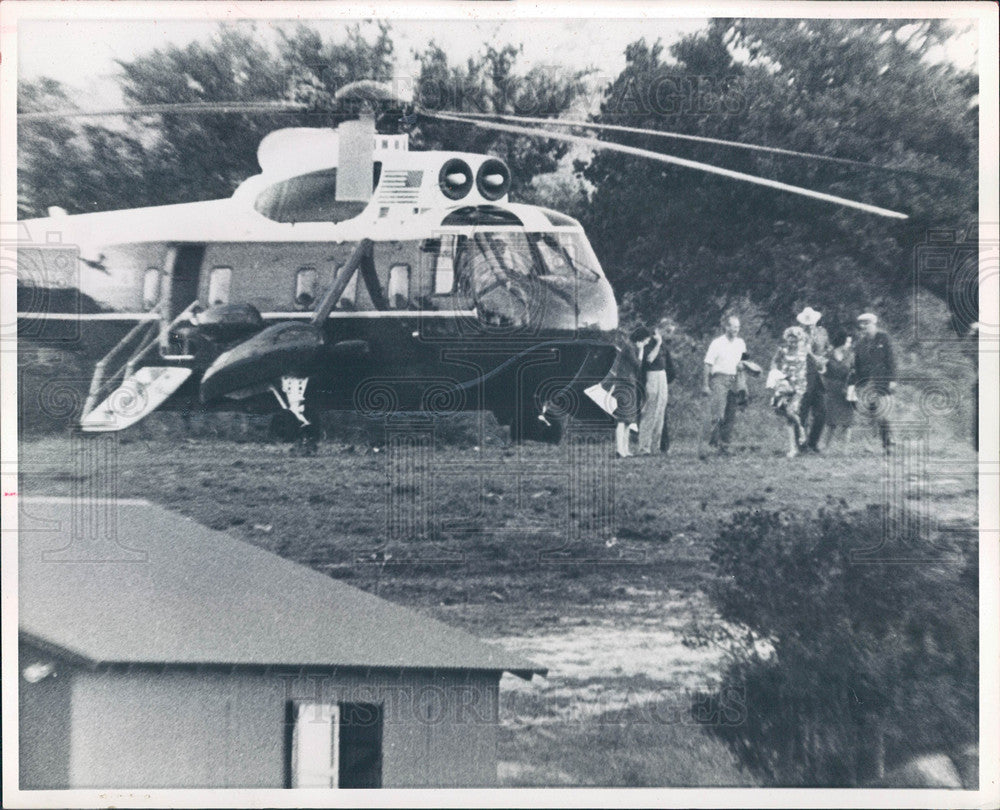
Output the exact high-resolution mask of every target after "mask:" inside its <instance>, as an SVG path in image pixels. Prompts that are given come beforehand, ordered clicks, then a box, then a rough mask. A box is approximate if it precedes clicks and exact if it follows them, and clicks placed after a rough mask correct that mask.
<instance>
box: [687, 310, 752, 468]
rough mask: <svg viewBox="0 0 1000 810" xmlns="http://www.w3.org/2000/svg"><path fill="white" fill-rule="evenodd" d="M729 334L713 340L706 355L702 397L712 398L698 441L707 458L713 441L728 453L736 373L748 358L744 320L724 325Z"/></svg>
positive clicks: (730, 320) (732, 319)
mask: <svg viewBox="0 0 1000 810" xmlns="http://www.w3.org/2000/svg"><path fill="white" fill-rule="evenodd" d="M723 327H724V328H725V334H723V335H719V337H717V338H716V339H715V340H713V341H712V342H711V343H710V344H709V346H708V351H707V352H706V353H705V371H704V379H703V384H702V393H704V394H705V395H706V396H707V397H708V409H707V414H706V415H707V419H706V423H705V427H704V430H702V433H701V436H700V437H699V440H698V456H699V457H700V458H705V443H706V441H712V443H713V444H717V445H718V447H719V451H720V452H722V453H725V452H727V451H728V448H727V446H726V445H727V444H728V441H729V432H730V431H729V429H727V427H731V426H727V425H726V424H725V420H727V419H729V420H732V419H733V417H734V416H735V413H736V408H735V404H734V403H733V402H731V401H730V400H731V399H733V396H734V395H733V385H734V383H735V382H736V371H737V369H738V368H739V365H740V363H741V362H742V360H743V355H744V354H746V350H747V345H746V343H744V342H743V338H741V337H739V334H740V319H739V318H737V317H736V316H735V315H730V316H728V317H727V318H726V319H725V320H724V321H723ZM727 406H728V407H727Z"/></svg>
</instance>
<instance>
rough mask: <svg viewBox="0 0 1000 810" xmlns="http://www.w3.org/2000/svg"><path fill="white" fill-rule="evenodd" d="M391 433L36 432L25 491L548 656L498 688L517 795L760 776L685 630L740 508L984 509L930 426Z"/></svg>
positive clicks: (24, 468) (950, 524)
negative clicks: (826, 440) (203, 531)
mask: <svg viewBox="0 0 1000 810" xmlns="http://www.w3.org/2000/svg"><path fill="white" fill-rule="evenodd" d="M391 435H392V434H390V440H389V441H388V443H386V444H384V445H383V446H380V447H370V446H365V445H355V444H345V443H343V442H339V441H328V442H326V443H324V444H322V445H321V446H320V448H319V451H318V453H317V454H316V455H315V456H311V457H303V456H300V455H296V454H294V453H293V452H292V451H290V450H289V448H288V447H287V446H282V445H274V444H263V443H251V442H236V441H232V440H218V439H211V438H185V437H173V438H167V437H163V438H134V437H131V436H129V434H127V433H126V434H123V435H113V434H112V435H105V436H96V437H95V436H91V437H80V436H72V435H69V434H66V435H63V436H57V437H47V438H34V439H31V438H26V439H25V440H24V441H22V443H21V445H20V457H19V465H20V466H19V469H20V478H21V484H20V487H21V489H20V491H21V492H22V493H24V494H43V493H44V494H50V495H78V496H100V497H121V498H126V497H128V498H135V497H139V498H146V499H148V500H151V501H155V502H157V503H161V504H163V505H165V506H167V507H169V508H171V509H175V510H177V511H179V512H181V513H183V514H185V515H188V516H190V517H192V518H194V519H196V520H198V521H199V522H201V523H203V524H205V525H207V526H209V527H211V528H214V529H219V530H225V531H228V532H230V533H232V534H234V535H236V536H238V537H241V538H243V539H244V540H246V541H248V542H251V543H254V544H256V545H258V546H261V547H264V548H267V549H270V550H272V551H274V552H276V553H278V554H281V555H282V556H284V557H287V558H289V559H293V560H296V561H299V562H301V563H303V564H306V565H309V566H312V567H313V568H316V569H318V570H320V571H324V572H326V573H328V574H329V575H330V576H332V577H336V578H339V579H342V580H344V581H346V582H349V583H350V584H352V585H354V586H356V587H359V588H362V589H364V590H367V591H371V592H373V593H378V594H379V595H381V596H382V597H384V598H386V599H389V600H392V601H394V602H398V603H400V604H404V605H407V606H409V607H412V608H414V609H416V610H418V611H420V612H422V613H424V614H427V615H431V616H434V617H436V618H439V619H441V620H443V621H445V622H448V623H449V624H452V625H455V626H458V627H462V628H464V629H466V630H468V631H470V632H472V633H474V634H476V635H478V636H480V637H482V638H484V639H486V640H489V641H492V642H495V643H498V644H501V645H503V646H505V647H507V648H509V649H511V650H515V651H517V652H519V653H523V654H524V655H526V656H528V657H530V658H531V659H533V660H534V661H536V662H537V663H539V664H541V665H543V666H547V667H548V668H549V674H548V677H546V678H536V679H534V680H533V681H532V682H530V683H526V682H524V681H520V680H518V679H517V678H514V677H513V676H504V679H503V682H502V696H503V697H502V709H501V722H502V726H501V739H500V758H501V764H500V778H501V783H502V784H504V785H508V786H517V785H630V786H642V785H661V786H681V785H738V784H743V785H748V784H753V779H752V778H751V777H750V776H749V775H748V774H746V773H744V772H742V771H741V770H740V768H739V765H738V763H737V762H736V761H735V759H734V758H733V756H732V755H731V754H730V753H729V752H728V751H727V750H726V749H725V748H724V747H722V746H721V744H719V743H718V742H717V741H716V740H715V738H713V737H712V736H711V735H710V734H709V733H708V732H707V731H706V730H705V729H704V728H703V727H702V726H699V725H696V724H694V723H693V722H691V719H690V704H691V696H692V694H693V693H694V691H695V690H697V689H699V688H701V687H705V686H707V685H709V684H712V683H716V682H717V681H718V678H719V673H720V671H721V652H720V651H719V650H716V649H712V648H699V649H693V648H691V647H689V646H686V645H685V644H684V643H683V639H684V636H685V633H686V632H687V631H688V630H689V629H690V628H691V627H692V625H693V624H695V623H698V624H702V625H704V624H705V623H709V624H710V623H712V622H717V621H718V618H717V617H716V615H715V614H714V612H713V610H712V608H711V605H710V604H709V603H708V600H707V598H706V597H705V595H704V593H703V588H704V585H705V583H706V582H707V581H708V578H709V577H711V575H712V574H711V570H710V566H709V564H708V541H709V539H710V538H711V537H712V536H713V534H714V532H715V531H716V528H717V527H718V525H719V522H720V521H722V520H725V519H727V518H728V517H729V516H730V515H731V514H732V513H733V512H734V511H736V510H739V509H779V508H784V509H793V510H810V511H814V510H815V509H817V508H819V507H822V506H823V505H824V504H828V503H843V504H846V505H849V506H850V507H852V508H863V507H864V506H866V505H868V504H878V503H880V502H881V501H882V499H883V498H885V497H888V495H887V493H894V495H893V497H894V498H896V499H902V501H903V502H906V503H907V504H908V505H909V506H910V507H911V508H918V509H922V510H924V511H926V513H927V514H928V515H929V519H930V520H931V521H932V523H933V526H934V529H935V530H938V531H947V530H951V529H962V528H966V529H967V528H969V527H972V526H974V525H975V524H976V518H977V506H976V503H977V481H976V472H977V462H976V456H975V454H974V452H973V451H972V449H971V448H970V447H968V446H967V443H966V444H963V443H962V442H957V441H954V440H952V439H951V438H947V439H944V438H940V437H935V436H933V435H932V436H931V438H930V440H929V443H928V444H927V445H919V443H918V444H917V445H914V448H915V449H913V450H912V451H907V452H910V453H911V456H912V459H911V460H915V463H910V464H908V465H907V464H896V465H895V466H888V465H886V464H885V462H884V460H883V457H882V456H881V454H880V453H879V452H877V450H876V447H875V443H874V440H873V439H872V438H871V437H869V436H864V435H861V436H859V437H858V438H857V439H856V440H855V442H854V443H853V444H852V446H851V447H849V448H835V449H833V450H832V451H831V452H830V453H828V454H826V455H824V456H804V457H800V458H797V459H793V460H787V459H785V458H784V457H783V456H781V455H780V451H778V448H779V447H780V446H781V444H780V433H778V432H777V431H776V430H772V431H771V432H770V433H767V434H766V435H764V434H762V435H761V436H759V437H758V440H757V441H756V443H748V442H744V443H742V444H739V443H738V444H737V446H736V448H735V452H734V454H733V455H732V456H729V457H712V458H710V459H708V460H707V461H699V460H698V458H697V455H696V453H695V447H694V444H693V443H691V442H682V443H681V444H680V445H678V446H675V447H674V448H672V450H671V453H670V454H669V455H668V456H665V457H653V458H645V459H628V460H624V461H621V460H616V459H614V458H613V457H612V454H611V446H610V444H609V443H608V437H607V436H604V437H602V438H596V437H587V436H585V435H584V436H580V435H578V436H576V437H575V438H574V435H573V434H571V436H570V438H569V440H567V441H565V442H564V443H563V445H562V446H559V447H550V446H543V445H526V446H524V447H515V446H505V445H504V444H502V443H484V444H483V445H482V446H472V447H455V446H444V447H442V446H434V444H433V441H432V440H430V439H428V438H427V436H417V437H416V438H414V436H413V435H411V434H407V433H406V432H405V431H403V432H401V433H399V434H398V436H397V437H396V438H391ZM921 448H923V449H921ZM908 458H910V456H908Z"/></svg>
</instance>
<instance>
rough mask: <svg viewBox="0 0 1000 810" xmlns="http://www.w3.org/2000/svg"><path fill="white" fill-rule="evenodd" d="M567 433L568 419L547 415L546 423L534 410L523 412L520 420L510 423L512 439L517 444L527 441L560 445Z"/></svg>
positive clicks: (527, 409) (529, 409) (528, 409)
mask: <svg viewBox="0 0 1000 810" xmlns="http://www.w3.org/2000/svg"><path fill="white" fill-rule="evenodd" d="M565 431H566V417H565V416H556V415H554V414H551V413H550V414H547V415H546V417H545V421H543V420H541V419H539V415H538V412H537V411H536V410H535V409H534V408H526V409H525V410H524V411H522V412H521V418H520V420H517V419H514V420H512V421H511V423H510V439H511V441H512V442H514V443H516V444H522V443H523V442H525V441H535V442H543V443H544V444H559V443H560V442H561V441H562V437H563V433H565Z"/></svg>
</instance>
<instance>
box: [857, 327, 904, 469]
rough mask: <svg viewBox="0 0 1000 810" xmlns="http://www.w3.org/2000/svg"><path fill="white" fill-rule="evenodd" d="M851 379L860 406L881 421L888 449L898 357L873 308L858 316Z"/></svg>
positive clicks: (888, 450) (859, 408)
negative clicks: (880, 326) (871, 310)
mask: <svg viewBox="0 0 1000 810" xmlns="http://www.w3.org/2000/svg"><path fill="white" fill-rule="evenodd" d="M851 380H852V383H853V385H854V387H855V395H856V398H857V402H858V410H860V411H861V412H862V413H864V414H866V415H867V416H868V418H869V419H871V420H872V421H873V422H874V423H875V424H876V425H878V429H879V436H880V438H881V439H882V447H883V448H884V449H885V452H887V453H888V452H890V450H891V449H892V429H891V426H890V424H889V414H890V413H891V411H892V394H893V392H894V391H895V390H896V358H895V356H894V355H893V351H892V341H891V340H889V336H888V335H887V334H886V333H885V332H883V331H882V330H880V329H879V328H878V318H877V317H876V316H875V315H873V314H872V313H870V312H866V313H864V314H863V315H859V316H858V341H857V343H856V344H855V346H854V372H853V375H852V378H851Z"/></svg>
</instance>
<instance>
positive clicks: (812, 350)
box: [795, 307, 830, 453]
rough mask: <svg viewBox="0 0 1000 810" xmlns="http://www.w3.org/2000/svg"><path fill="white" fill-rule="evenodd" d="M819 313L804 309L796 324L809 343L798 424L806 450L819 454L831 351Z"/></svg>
mask: <svg viewBox="0 0 1000 810" xmlns="http://www.w3.org/2000/svg"><path fill="white" fill-rule="evenodd" d="M822 317H823V313H822V312H817V311H816V310H815V309H813V308H812V307H806V308H805V309H804V310H802V311H801V312H800V313H799V314H798V315H796V316H795V320H797V321H798V322H799V325H800V326H801V327H802V328H803V329H804V330H805V333H806V339H807V341H808V354H807V355H806V392H805V394H803V395H802V403H801V405H800V406H799V421H800V422H801V423H802V426H803V427H804V428H805V429H806V431H807V436H806V440H805V449H807V450H811V451H812V452H814V453H818V452H819V440H820V436H822V435H823V426H824V425H825V424H826V384H825V382H824V380H823V374H825V373H826V360H827V355H828V354H829V351H830V337H829V335H827V333H826V329H824V328H823V327H822V326H820V325H819V320H820V318H822Z"/></svg>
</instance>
